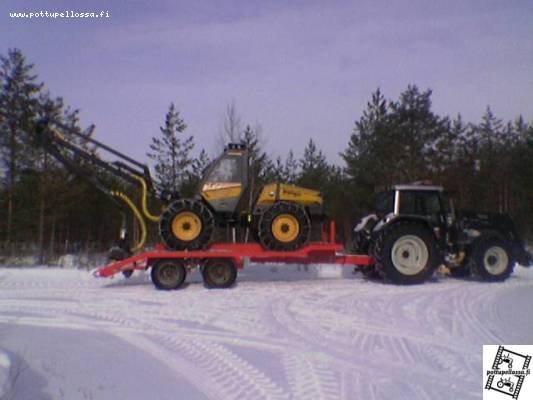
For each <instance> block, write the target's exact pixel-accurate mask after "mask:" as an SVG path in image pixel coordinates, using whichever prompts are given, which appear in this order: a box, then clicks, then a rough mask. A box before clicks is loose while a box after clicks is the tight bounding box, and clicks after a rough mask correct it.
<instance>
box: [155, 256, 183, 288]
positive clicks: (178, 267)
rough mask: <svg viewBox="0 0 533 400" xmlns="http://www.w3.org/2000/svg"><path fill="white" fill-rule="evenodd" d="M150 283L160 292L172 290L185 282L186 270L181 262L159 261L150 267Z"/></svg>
mask: <svg viewBox="0 0 533 400" xmlns="http://www.w3.org/2000/svg"><path fill="white" fill-rule="evenodd" d="M150 275H151V277H152V282H153V283H154V285H155V286H156V287H157V288H158V289H160V290H174V289H177V288H179V287H180V286H181V285H182V284H183V282H184V281H185V277H186V276H187V270H186V268H185V265H184V264H183V262H182V261H181V260H159V261H157V262H156V263H155V264H154V265H153V266H152V271H151V273H150Z"/></svg>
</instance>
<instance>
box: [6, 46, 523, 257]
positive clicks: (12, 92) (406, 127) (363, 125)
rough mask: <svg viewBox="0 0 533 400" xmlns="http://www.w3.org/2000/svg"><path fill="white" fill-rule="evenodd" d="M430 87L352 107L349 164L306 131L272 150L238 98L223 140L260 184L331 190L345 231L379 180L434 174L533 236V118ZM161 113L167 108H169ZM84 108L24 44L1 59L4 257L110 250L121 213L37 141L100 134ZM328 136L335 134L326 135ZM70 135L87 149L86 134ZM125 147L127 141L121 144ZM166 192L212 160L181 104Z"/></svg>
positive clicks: (165, 166)
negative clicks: (48, 134)
mask: <svg viewBox="0 0 533 400" xmlns="http://www.w3.org/2000/svg"><path fill="white" fill-rule="evenodd" d="M431 94H432V93H431V90H421V89H420V88H418V87H417V86H415V85H409V86H408V87H407V88H406V89H405V90H404V91H403V92H402V93H401V94H400V96H399V98H398V99H388V98H386V97H385V95H384V94H383V93H382V92H381V91H380V90H379V89H378V90H376V91H375V92H374V93H372V94H370V96H369V97H370V100H369V101H368V103H367V106H366V109H365V110H361V111H360V112H356V113H354V119H355V118H358V119H357V120H356V121H355V124H354V127H353V130H352V132H351V133H350V132H346V133H345V135H346V148H345V149H343V150H342V149H340V150H341V152H340V155H341V158H342V160H343V161H342V163H341V165H335V164H332V163H330V162H328V160H327V158H326V157H325V155H324V153H323V152H322V151H321V150H320V148H319V147H318V146H317V144H316V143H315V142H314V141H313V140H312V139H309V140H308V141H307V142H306V145H305V147H304V149H303V152H302V154H298V153H299V150H300V149H298V150H297V151H293V150H290V151H289V152H288V153H287V154H286V155H285V156H284V157H277V158H271V157H270V156H269V151H268V149H267V146H268V143H266V142H265V140H264V136H265V135H263V132H262V130H261V127H260V126H259V125H256V126H251V125H246V124H243V123H242V120H241V118H240V117H239V115H238V113H237V110H236V107H235V104H234V103H232V104H229V105H228V106H227V109H226V113H225V115H224V120H223V121H222V125H221V131H220V132H219V138H218V139H219V142H220V143H221V144H223V143H227V142H230V141H231V142H236V141H237V142H239V141H240V142H244V143H246V144H247V145H248V148H249V150H250V154H251V159H252V160H251V161H252V162H251V165H252V167H251V170H252V171H253V175H254V179H255V182H256V184H261V183H265V182H268V181H273V180H278V181H283V182H289V183H294V184H298V185H302V186H305V187H310V188H316V189H319V190H321V191H323V193H324V195H325V201H326V207H327V211H328V213H329V215H330V216H331V217H333V218H335V219H336V220H337V221H338V223H339V226H340V227H341V231H342V233H344V235H346V234H347V233H348V231H349V229H350V227H351V226H352V224H353V223H354V222H355V220H356V219H357V218H358V217H360V216H361V215H363V214H365V213H366V212H368V211H369V210H370V209H371V208H372V204H373V197H374V193H375V189H376V188H377V187H382V186H386V185H388V184H393V183H407V182H413V181H422V180H423V181H431V182H432V183H434V184H439V185H444V186H445V187H446V188H447V189H449V190H450V191H452V192H455V195H456V198H457V200H458V203H459V205H460V207H461V208H466V209H476V210H485V211H499V212H507V213H510V214H511V215H512V216H513V217H514V218H515V220H516V222H517V225H518V227H519V229H520V231H521V232H522V233H523V234H524V235H525V236H526V237H531V236H532V234H533V229H532V226H533V124H532V123H531V122H528V121H525V120H524V119H523V118H522V117H521V116H517V118H516V119H515V120H513V121H503V120H501V119H499V118H498V117H497V116H496V115H494V114H493V112H492V110H491V109H490V108H489V107H487V109H486V111H485V113H484V115H483V117H482V118H481V121H479V122H477V123H472V122H467V121H464V120H463V119H462V117H461V115H460V114H458V115H457V116H453V117H450V116H441V115H438V114H437V113H436V112H435V111H434V110H433V109H432V104H431ZM162 111H163V112H162V115H164V110H162ZM78 115H79V111H78V110H73V109H71V108H70V107H68V106H67V105H66V104H64V102H63V100H62V99H61V98H60V97H53V96H52V95H51V94H50V93H49V92H48V91H46V90H45V89H44V85H43V83H42V82H40V81H39V79H38V76H37V75H36V73H35V68H34V66H33V65H32V64H31V63H29V62H28V61H27V60H26V58H25V56H24V55H23V54H22V53H21V51H20V50H18V49H12V50H9V51H8V53H7V54H6V55H3V56H1V57H0V255H2V254H6V253H10V252H11V253H12V252H21V251H24V249H27V250H28V251H33V252H35V253H36V254H38V255H39V258H40V260H39V261H41V262H43V261H45V258H46V257H48V256H51V255H58V254H64V253H68V252H77V251H82V250H83V251H87V250H98V251H100V250H104V249H105V248H107V247H109V245H110V244H111V243H112V242H113V241H114V240H115V239H116V236H117V231H118V228H119V225H120V217H119V214H118V213H117V212H116V211H115V209H114V206H113V204H112V203H111V202H110V201H109V199H108V198H107V197H106V196H104V195H103V194H101V193H100V192H99V191H97V190H95V189H94V188H93V187H92V186H91V185H89V184H88V183H87V182H86V181H84V180H83V179H80V178H79V177H77V176H75V175H72V174H70V173H69V172H68V171H67V170H66V169H65V168H64V166H62V165H61V164H59V163H57V162H56V161H55V160H54V159H52V158H51V157H50V156H49V155H47V153H46V152H44V151H43V150H42V148H41V147H40V146H39V143H38V140H36V135H35V131H36V125H35V124H36V123H37V121H39V120H41V119H43V118H49V119H53V120H56V121H60V122H61V123H62V124H64V125H65V126H68V127H69V128H70V129H72V130H74V131H76V132H78V133H80V134H81V135H85V136H87V137H91V136H92V135H93V133H94V126H89V127H82V126H80V122H79V119H78ZM325 134H328V135H329V134H331V132H325ZM66 136H67V139H68V140H70V141H72V142H74V143H77V144H78V145H80V146H85V148H86V149H87V150H88V151H92V149H91V148H90V146H87V145H85V144H84V143H83V140H81V139H80V138H79V137H78V136H75V135H69V134H68V132H67V133H66ZM119 150H121V149H119ZM146 153H147V154H146V156H147V157H146V160H139V161H141V162H149V163H150V165H152V166H153V175H154V181H155V185H156V186H157V188H158V189H159V190H161V191H163V190H164V191H168V192H179V193H181V194H182V195H184V196H185V195H190V194H191V193H193V192H194V189H195V187H196V185H197V184H198V182H199V180H200V178H201V174H202V171H203V170H204V168H205V167H206V166H207V165H208V163H209V161H210V160H209V156H208V154H207V152H206V151H205V150H203V149H200V148H198V145H197V143H195V138H194V137H193V136H191V135H189V134H188V133H187V124H186V121H185V120H184V118H183V117H182V116H181V114H180V112H179V110H178V109H177V108H176V106H175V105H174V104H171V105H170V107H169V109H168V110H167V112H166V116H165V118H164V120H163V122H162V126H161V127H160V131H159V133H157V134H156V135H154V137H153V138H152V141H151V144H150V147H149V148H148V149H146Z"/></svg>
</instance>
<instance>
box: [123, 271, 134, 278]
mask: <svg viewBox="0 0 533 400" xmlns="http://www.w3.org/2000/svg"><path fill="white" fill-rule="evenodd" d="M132 275H133V270H132V269H125V270H124V271H122V276H124V278H126V279H129V278H131V276H132Z"/></svg>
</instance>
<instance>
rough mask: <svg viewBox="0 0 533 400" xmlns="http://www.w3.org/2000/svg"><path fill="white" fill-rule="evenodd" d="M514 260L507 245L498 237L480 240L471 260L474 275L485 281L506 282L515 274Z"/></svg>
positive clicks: (475, 246)
mask: <svg viewBox="0 0 533 400" xmlns="http://www.w3.org/2000/svg"><path fill="white" fill-rule="evenodd" d="M513 267H514V264H513V259H512V256H511V253H510V251H509V247H508V245H507V243H506V242H505V241H504V240H502V239H499V238H497V237H488V238H481V239H478V241H477V243H475V244H474V246H473V249H472V254H471V258H470V268H471V270H472V274H473V275H474V276H477V277H479V278H481V279H482V280H484V281H489V282H496V281H504V280H505V279H507V278H508V277H509V275H511V273H512V272H513Z"/></svg>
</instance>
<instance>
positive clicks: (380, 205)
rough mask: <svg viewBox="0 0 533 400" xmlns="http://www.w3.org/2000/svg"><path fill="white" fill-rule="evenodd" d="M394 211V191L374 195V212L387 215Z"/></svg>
mask: <svg viewBox="0 0 533 400" xmlns="http://www.w3.org/2000/svg"><path fill="white" fill-rule="evenodd" d="M393 211H394V192H393V191H391V190H390V191H387V192H381V193H378V194H377V195H376V213H377V214H378V215H387V214H389V213H391V212H393Z"/></svg>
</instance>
